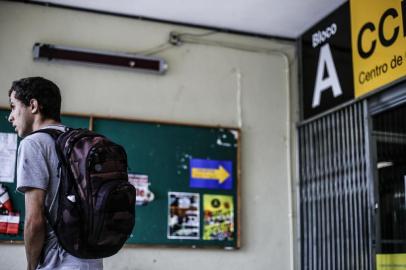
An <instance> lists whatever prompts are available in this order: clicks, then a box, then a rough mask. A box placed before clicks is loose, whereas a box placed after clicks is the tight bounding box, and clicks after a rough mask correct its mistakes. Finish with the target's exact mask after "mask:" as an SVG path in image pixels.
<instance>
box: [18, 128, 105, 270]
mask: <svg viewBox="0 0 406 270" xmlns="http://www.w3.org/2000/svg"><path fill="white" fill-rule="evenodd" d="M45 128H55V129H59V130H61V131H64V129H65V127H64V126H61V125H52V126H47V127H45ZM57 167H58V157H57V154H56V151H55V142H54V140H53V138H52V137H51V136H50V135H48V134H46V133H35V134H32V135H29V136H27V137H25V138H24V139H23V140H22V141H21V143H20V146H19V148H18V158H17V190H18V191H20V192H22V193H24V192H25V191H26V190H27V189H30V188H38V189H43V190H45V191H46V196H45V211H48V212H50V214H51V217H53V218H54V217H55V216H56V209H57V203H58V199H57V196H56V193H57V189H58V184H59V177H58V171H57ZM51 207H52V208H51ZM50 208H51V211H50ZM37 269H43V270H44V269H60V270H62V269H75V270H82V269H86V270H88V269H92V270H93V269H94V270H101V269H103V261H102V259H97V260H88V259H79V258H77V257H74V256H72V255H70V254H69V253H68V252H66V251H65V250H64V249H63V248H62V247H61V245H60V244H59V243H58V240H57V238H56V236H55V233H54V231H53V230H52V228H51V226H49V224H48V223H47V235H46V239H45V246H44V260H43V263H42V264H41V265H39V266H38V268H37Z"/></svg>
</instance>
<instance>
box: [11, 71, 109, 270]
mask: <svg viewBox="0 0 406 270" xmlns="http://www.w3.org/2000/svg"><path fill="white" fill-rule="evenodd" d="M8 95H9V98H10V107H11V113H10V116H9V119H8V120H9V122H10V123H11V124H12V125H13V127H14V128H15V131H16V132H17V134H18V136H20V137H22V138H24V139H23V140H22V141H21V143H20V146H19V148H18V158H17V190H18V191H20V192H22V193H24V195H25V224H24V243H25V250H26V256H27V263H28V267H27V269H29V270H31V269H92V270H99V269H103V262H102V260H101V259H97V260H88V259H79V258H76V257H74V256H72V255H70V254H69V253H67V252H66V251H65V250H64V249H63V248H62V247H61V246H60V244H59V243H58V240H57V238H56V235H55V233H54V231H53V230H52V228H51V226H50V225H49V224H48V222H47V219H46V216H45V215H46V214H45V211H47V212H48V213H49V214H50V217H51V218H55V217H56V209H57V206H58V205H57V204H58V198H57V188H58V183H59V177H58V157H57V154H56V150H55V142H54V140H53V139H52V137H51V136H50V135H48V134H45V133H42V132H39V133H34V134H31V133H32V132H34V131H37V130H39V129H43V128H54V129H58V130H61V131H64V130H65V127H64V126H63V125H61V123H60V122H61V119H60V110H61V95H60V92H59V88H58V87H57V86H56V85H55V84H54V83H53V82H51V81H49V80H46V79H44V78H41V77H30V78H24V79H21V80H18V81H15V82H13V84H12V86H11V89H10V90H9V93H8Z"/></svg>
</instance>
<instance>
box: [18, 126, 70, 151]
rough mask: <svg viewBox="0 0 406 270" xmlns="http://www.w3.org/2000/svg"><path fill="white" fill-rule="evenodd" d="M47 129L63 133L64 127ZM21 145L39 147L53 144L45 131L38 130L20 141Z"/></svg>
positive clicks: (52, 140)
mask: <svg viewBox="0 0 406 270" xmlns="http://www.w3.org/2000/svg"><path fill="white" fill-rule="evenodd" d="M47 128H52V129H57V130H60V131H64V130H65V127H64V126H57V127H55V128H54V127H47ZM21 144H22V145H24V144H30V145H36V146H37V147H38V146H39V147H41V146H46V145H53V144H54V139H53V138H52V137H51V135H49V134H48V133H46V132H45V131H41V129H40V130H38V131H36V132H34V133H32V134H30V135H28V136H26V137H25V138H24V139H23V140H22V141H21Z"/></svg>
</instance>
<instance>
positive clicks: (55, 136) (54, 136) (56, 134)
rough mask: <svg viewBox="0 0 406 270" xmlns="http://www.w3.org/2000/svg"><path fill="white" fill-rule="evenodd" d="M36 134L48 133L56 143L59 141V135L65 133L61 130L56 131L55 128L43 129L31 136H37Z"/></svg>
mask: <svg viewBox="0 0 406 270" xmlns="http://www.w3.org/2000/svg"><path fill="white" fill-rule="evenodd" d="M67 129H68V128H67ZM65 131H66V130H65ZM35 133H46V134H48V135H50V136H51V137H52V139H54V141H56V140H57V139H58V137H59V135H61V134H62V133H64V131H61V130H59V129H55V128H43V129H38V130H36V131H34V132H31V133H30V135H31V134H35Z"/></svg>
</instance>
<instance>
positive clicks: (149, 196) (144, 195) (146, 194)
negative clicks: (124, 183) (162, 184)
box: [128, 173, 155, 205]
mask: <svg viewBox="0 0 406 270" xmlns="http://www.w3.org/2000/svg"><path fill="white" fill-rule="evenodd" d="M128 182H130V183H131V184H132V185H133V186H134V187H135V190H136V192H137V195H136V204H137V205H146V204H148V203H150V202H152V201H153V200H154V198H155V196H154V193H152V192H151V191H150V190H149V186H150V185H151V183H150V182H149V180H148V175H145V174H130V173H129V174H128Z"/></svg>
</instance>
